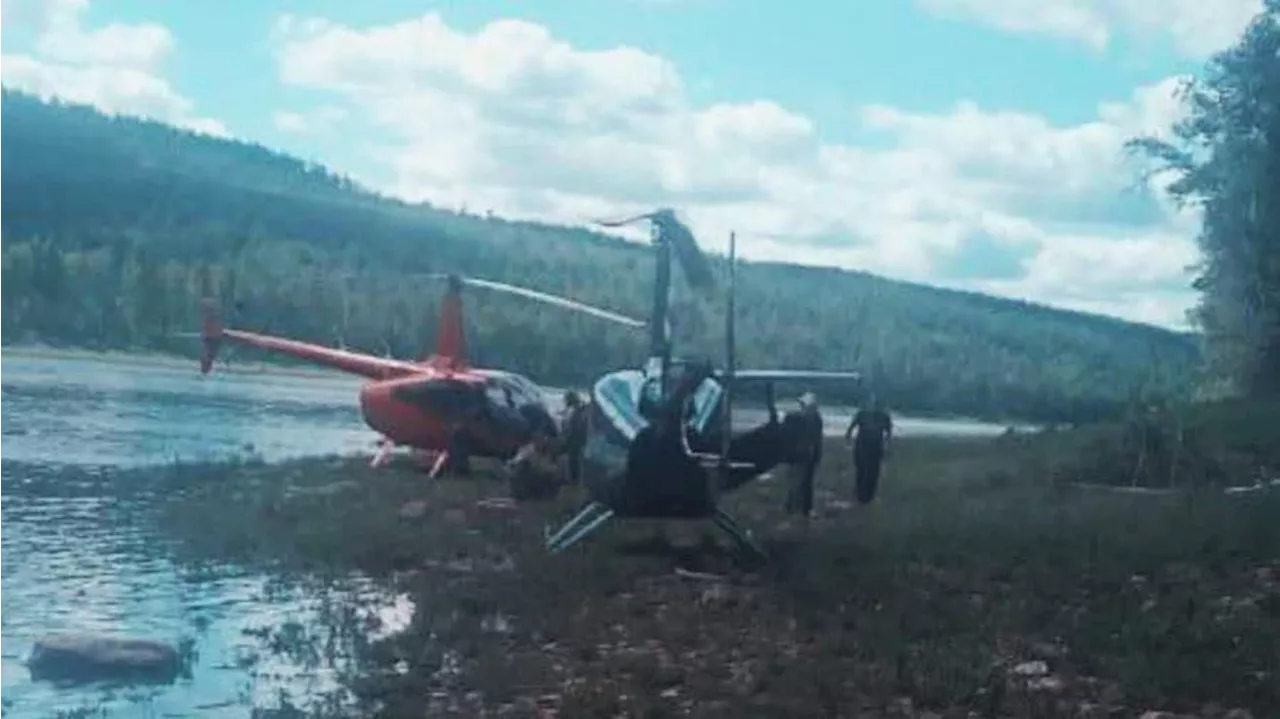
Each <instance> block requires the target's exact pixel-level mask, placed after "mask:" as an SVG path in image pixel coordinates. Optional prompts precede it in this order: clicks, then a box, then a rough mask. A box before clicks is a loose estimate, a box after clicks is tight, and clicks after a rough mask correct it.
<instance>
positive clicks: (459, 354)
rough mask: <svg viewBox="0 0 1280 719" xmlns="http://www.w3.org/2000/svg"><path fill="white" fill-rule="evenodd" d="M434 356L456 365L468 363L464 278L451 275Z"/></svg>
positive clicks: (442, 309)
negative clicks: (463, 313) (464, 324)
mask: <svg viewBox="0 0 1280 719" xmlns="http://www.w3.org/2000/svg"><path fill="white" fill-rule="evenodd" d="M433 354H434V356H435V357H436V358H437V359H439V360H443V361H445V362H447V363H449V364H452V365H453V366H455V367H462V366H465V365H466V364H467V337H466V332H465V331H464V330H463V324H462V280H461V278H459V277H457V276H453V275H451V276H450V277H449V284H448V287H447V289H445V293H444V299H443V301H442V302H441V304H440V324H439V326H438V327H437V328H436V346H435V351H434V352H433Z"/></svg>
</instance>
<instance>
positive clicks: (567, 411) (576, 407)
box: [560, 390, 587, 485]
mask: <svg viewBox="0 0 1280 719" xmlns="http://www.w3.org/2000/svg"><path fill="white" fill-rule="evenodd" d="M560 426H561V430H560V436H561V437H562V439H563V445H562V447H563V449H564V452H565V455H566V467H565V470H566V473H567V475H568V484H570V485H577V484H580V483H581V482H582V453H583V450H585V449H586V446H587V405H586V403H585V402H583V401H582V398H581V397H579V396H578V393H577V392H574V391H573V390H570V391H568V392H565V393H564V416H563V418H562V420H561V425H560Z"/></svg>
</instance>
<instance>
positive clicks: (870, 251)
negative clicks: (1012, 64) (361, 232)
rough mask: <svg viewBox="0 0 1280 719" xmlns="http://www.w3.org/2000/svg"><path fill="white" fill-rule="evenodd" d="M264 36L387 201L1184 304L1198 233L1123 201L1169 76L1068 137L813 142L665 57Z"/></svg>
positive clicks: (427, 40) (512, 45)
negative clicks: (673, 225) (664, 230)
mask: <svg viewBox="0 0 1280 719" xmlns="http://www.w3.org/2000/svg"><path fill="white" fill-rule="evenodd" d="M273 37H274V39H275V40H276V41H277V42H278V43H279V64H280V74H281V78H282V79H283V81H284V82H285V83H287V84H290V85H294V86H299V87H304V88H307V89H309V90H313V91H322V92H327V93H329V94H330V95H331V97H332V99H333V102H335V103H337V102H345V107H346V108H347V110H348V113H349V115H350V116H349V117H348V118H347V119H346V120H345V122H346V123H348V124H347V125H346V126H345V129H346V130H347V131H348V132H349V134H350V135H352V136H369V137H378V138H381V142H382V143H383V144H382V145H380V146H378V147H371V148H370V149H371V151H374V152H376V153H380V155H379V156H380V157H381V158H382V159H383V160H384V161H385V166H386V167H387V168H388V177H387V178H386V181H385V182H383V183H381V184H382V187H383V189H384V190H387V191H390V192H392V193H393V194H397V195H400V196H403V197H407V198H410V199H425V200H429V201H432V202H434V203H437V204H440V205H444V206H452V207H457V206H461V205H465V206H467V207H468V208H469V209H471V210H472V211H477V212H483V211H486V210H490V209H491V210H494V211H496V212H498V213H500V214H503V215H508V216H517V217H530V218H538V219H549V220H555V221H562V222H570V223H582V222H585V221H588V220H589V219H590V218H597V217H601V216H603V215H612V214H619V213H625V212H632V211H637V210H647V209H651V208H653V207H654V206H658V205H670V206H674V207H677V208H680V209H681V210H682V212H683V213H684V214H685V216H686V217H687V218H688V219H689V220H690V221H691V223H692V224H693V225H694V228H695V230H697V231H698V233H699V236H700V238H701V241H703V242H704V243H705V244H706V245H707V246H709V247H711V248H713V249H716V250H720V249H722V248H723V246H724V244H725V242H726V238H727V234H728V231H729V230H730V229H736V230H737V231H738V232H739V236H740V238H741V239H742V241H741V243H740V248H741V250H742V252H743V254H744V255H746V256H747V257H750V258H753V259H764V260H784V261H791V262H803V263H807V264H821V265H835V266H843V267H853V268H860V269H866V270H869V271H873V272H881V273H885V274H888V275H891V276H896V277H901V278H906V279H914V280H923V281H932V282H938V283H941V284H948V285H951V286H960V287H968V288H973V289H983V290H989V291H993V292H997V293H1000V294H1006V295H1010V296H1016V297H1023V298H1028V299H1032V300H1036V301H1042V302H1051V303H1055V304H1059V305H1065V306H1069V307H1074V308H1077V309H1083V310H1088V311H1102V312H1106V313H1109V314H1114V315H1119V316H1125V317H1130V318H1133V319H1139V320H1144V321H1152V322H1157V323H1162V324H1181V323H1182V319H1183V311H1184V309H1185V308H1186V307H1187V306H1188V305H1189V303H1190V301H1191V299H1192V296H1191V293H1190V291H1189V290H1187V289H1186V288H1185V285H1186V282H1187V280H1186V277H1185V276H1184V274H1183V272H1182V270H1183V267H1184V266H1185V265H1186V264H1188V262H1190V261H1191V260H1190V259H1189V258H1193V257H1194V249H1193V245H1192V243H1191V241H1190V237H1191V236H1192V234H1193V229H1194V225H1193V224H1190V223H1192V222H1194V218H1188V217H1185V216H1183V217H1178V216H1175V215H1174V214H1173V210H1172V208H1171V205H1168V204H1167V202H1166V200H1165V198H1163V197H1162V196H1161V195H1160V193H1159V192H1152V191H1151V189H1150V188H1144V187H1133V186H1132V185H1133V184H1134V178H1135V175H1134V174H1133V173H1131V172H1129V169H1130V168H1128V167H1127V166H1126V162H1125V156H1124V153H1123V144H1124V141H1125V140H1126V139H1127V138H1128V137H1130V136H1132V135H1133V134H1134V133H1137V132H1146V131H1155V132H1160V131H1164V130H1165V129H1166V128H1167V127H1168V125H1169V124H1170V123H1171V122H1172V121H1173V119H1175V118H1176V117H1177V116H1178V113H1179V112H1180V111H1181V106H1180V105H1179V104H1178V103H1177V102H1176V101H1175V100H1174V99H1173V89H1174V87H1175V82H1174V80H1172V79H1171V80H1169V81H1166V82H1163V83H1160V84H1158V85H1156V86H1152V87H1148V88H1141V89H1139V90H1138V91H1137V92H1135V94H1134V96H1133V97H1131V98H1127V99H1125V100H1124V101H1123V102H1109V103H1105V104H1103V105H1101V106H1099V108H1098V114H1097V118H1096V119H1095V120H1093V121H1092V122H1088V123H1085V124H1081V125H1077V126H1070V127H1058V126H1054V125H1052V124H1051V123H1049V122H1048V121H1046V120H1045V119H1043V118H1041V117H1038V116H1035V115H1030V114H1024V113H1018V112H1008V111H988V110H984V109H982V108H979V107H978V106H976V105H975V104H973V103H971V102H961V103H959V104H957V105H956V106H955V107H954V108H953V109H952V110H951V111H950V112H946V113H941V114H913V113H908V112H904V111H902V110H899V109H895V108H892V107H885V106H872V107H866V108H864V109H863V111H862V113H861V116H860V117H859V118H850V121H855V120H859V121H861V122H862V123H863V125H864V126H865V127H867V128H868V129H871V130H874V131H879V132H881V133H884V134H885V135H887V138H888V140H889V142H888V146H887V147H886V148H883V149H868V148H863V147H856V146H849V145H833V144H824V143H822V142H820V141H819V140H818V138H817V134H816V128H815V127H814V124H813V122H812V121H811V120H810V119H809V118H807V117H804V116H802V115H799V114H796V113H794V112H791V111H789V110H787V109H786V108H783V107H781V106H779V105H777V104H775V103H772V102H767V101H755V102H744V103H732V104H729V103H724V104H716V105H712V106H708V107H695V106H693V105H692V104H691V102H690V101H689V99H688V97H687V95H686V94H685V92H684V86H683V82H682V80H681V77H680V74H679V72H678V70H677V69H676V68H675V67H674V66H673V65H672V64H671V63H670V62H668V61H666V60H664V59H663V58H660V57H657V56H655V55H652V54H649V53H645V52H642V51H640V50H637V49H634V48H614V49H611V50H582V49H577V48H574V47H571V46H569V45H567V44H565V43H563V42H561V41H558V40H556V39H555V38H553V37H551V36H550V35H549V34H548V33H547V31H546V30H545V29H543V28H541V27H539V26H537V25H534V24H531V23H527V22H522V21H515V20H501V21H495V22H493V23H490V24H489V25H487V26H485V27H483V28H481V29H480V30H479V31H477V32H476V33H474V34H467V33H463V32H459V31H456V30H454V29H452V28H450V27H448V26H447V25H446V24H445V23H444V21H443V20H442V19H441V18H440V17H439V16H438V15H435V14H428V15H425V16H423V17H421V18H418V19H413V20H408V21H405V22H401V23H396V24H392V25H386V26H381V27H376V28H371V29H364V30H361V29H355V28H350V27H346V26H342V25H339V24H336V23H332V22H330V21H327V20H315V19H298V18H292V17H289V18H284V19H283V20H282V21H281V22H280V24H279V25H278V27H277V28H276V30H275V33H274V34H273ZM278 117H279V116H278ZM284 117H285V118H288V119H285V120H284V122H285V124H290V123H294V124H295V125H297V124H298V123H299V122H300V120H299V118H297V117H293V116H291V115H288V114H285V115H284ZM1157 189H1158V188H1157Z"/></svg>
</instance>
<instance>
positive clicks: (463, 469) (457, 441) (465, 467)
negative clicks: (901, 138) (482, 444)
mask: <svg viewBox="0 0 1280 719" xmlns="http://www.w3.org/2000/svg"><path fill="white" fill-rule="evenodd" d="M481 417H482V410H481V408H479V407H474V408H472V409H470V410H468V411H467V413H466V414H465V415H463V416H462V417H460V418H459V419H458V421H456V422H455V423H454V424H453V427H452V428H450V430H449V449H448V452H446V455H445V456H446V461H445V466H444V470H445V474H448V475H451V476H454V477H470V476H471V433H470V432H469V431H468V430H469V428H468V425H469V424H471V423H473V422H476V421H479V420H480V419H481Z"/></svg>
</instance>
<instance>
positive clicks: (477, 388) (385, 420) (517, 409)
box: [200, 275, 645, 476]
mask: <svg viewBox="0 0 1280 719" xmlns="http://www.w3.org/2000/svg"><path fill="white" fill-rule="evenodd" d="M432 277H434V278H440V277H444V278H445V279H446V281H447V284H446V289H445V293H444V300H443V303H442V305H441V310H440V324H439V327H438V329H437V331H436V343H435V348H434V351H433V352H431V353H430V354H429V355H427V356H426V357H424V358H422V359H421V360H418V361H416V362H415V361H407V360H399V359H393V358H383V357H377V356H374V355H368V354H362V353H359V352H351V351H348V350H344V349H336V348H332V347H325V346H322V345H316V344H311V343H309V342H301V341H298V340H292V339H286V338H282V337H275V336H271V335H266V334H259V333H256V332H247V331H245V330H238V329H231V328H228V327H223V326H222V323H221V320H220V319H219V316H218V312H217V307H216V303H215V302H214V300H213V299H211V298H205V299H204V301H203V302H202V305H201V325H202V326H201V333H200V337H201V340H202V342H203V348H202V352H201V356H200V371H201V373H202V374H208V373H209V371H210V370H211V369H212V368H213V361H214V358H215V357H216V356H217V352H218V348H219V347H220V346H221V344H222V343H223V342H224V341H230V342H234V343H237V344H241V345H247V346H250V347H256V348H258V349H262V350H267V351H271V352H280V353H283V354H286V355H289V356H291V357H295V358H298V359H301V360H305V361H308V362H312V363H315V364H319V365H322V366H325V367H330V368H333V369H336V370H340V371H343V372H348V373H351V374H356V375H360V376H361V377H366V378H368V380H369V381H368V382H367V383H366V384H365V385H364V386H363V387H361V388H360V395H359V396H360V412H361V414H362V415H363V417H364V421H365V423H366V424H368V425H369V427H370V428H371V429H373V430H374V431H375V432H378V433H379V434H381V435H382V437H383V438H384V439H383V440H382V442H381V449H380V450H379V452H378V454H377V455H376V456H375V457H374V459H373V465H374V466H378V465H380V464H382V463H383V462H384V461H385V460H386V459H387V458H388V457H389V455H390V453H391V451H392V450H394V449H395V447H397V446H404V447H409V448H410V449H412V450H418V452H419V453H421V454H422V455H426V458H427V459H428V460H431V459H434V461H433V462H432V463H431V465H430V467H431V468H430V472H431V474H432V476H434V475H435V474H437V473H438V472H439V471H440V470H441V468H442V467H443V466H444V465H445V463H446V462H448V461H449V460H450V458H451V455H452V456H453V459H455V460H456V462H455V463H454V464H455V466H456V467H457V468H458V469H459V470H460V471H461V472H462V473H466V472H467V471H469V467H468V465H469V461H468V460H469V458H470V457H472V456H476V457H490V458H496V459H501V460H507V459H510V458H511V457H512V456H514V455H515V453H516V452H517V451H518V450H519V449H520V447H522V446H523V445H524V444H526V443H527V442H528V439H529V437H530V436H531V434H532V432H533V431H535V430H536V431H543V432H546V433H548V434H551V435H555V434H556V433H557V430H556V422H555V421H554V419H552V412H551V408H550V406H549V405H548V404H547V397H546V395H545V393H544V392H543V391H542V389H541V388H539V386H538V385H536V384H534V383H533V382H532V381H530V380H529V379H528V378H526V377H524V376H522V375H520V374H517V373H514V372H507V371H503V370H497V369H482V368H479V367H472V366H471V365H470V364H469V363H468V361H467V342H466V337H465V333H464V331H463V320H462V298H461V291H462V286H463V285H468V286H475V287H483V288H487V289H491V290H497V291H499V292H507V293H510V294H515V295H519V296H521V297H525V298H528V299H533V300H537V301H541V302H546V303H549V304H553V305H557V306H560V307H564V308H567V309H571V310H576V311H580V312H584V313H587V314H592V315H596V316H600V317H604V318H606V319H610V320H613V321H615V322H621V323H623V324H629V325H632V326H636V327H643V326H645V323H644V322H643V321H641V320H636V319H632V318H630V317H625V316H623V315H619V314H616V313H613V312H608V311H606V310H602V309H598V308H595V307H591V306H589V305H584V304H582V303H579V302H575V301H573V300H570V299H566V298H563V297H557V296H555V295H550V294H546V293H543V292H538V291H535V290H530V289H526V288H523V287H515V286H512V285H507V284H503V283H500V282H492V281H489V280H481V279H476V278H469V277H461V276H459V275H446V276H441V275H432Z"/></svg>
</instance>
